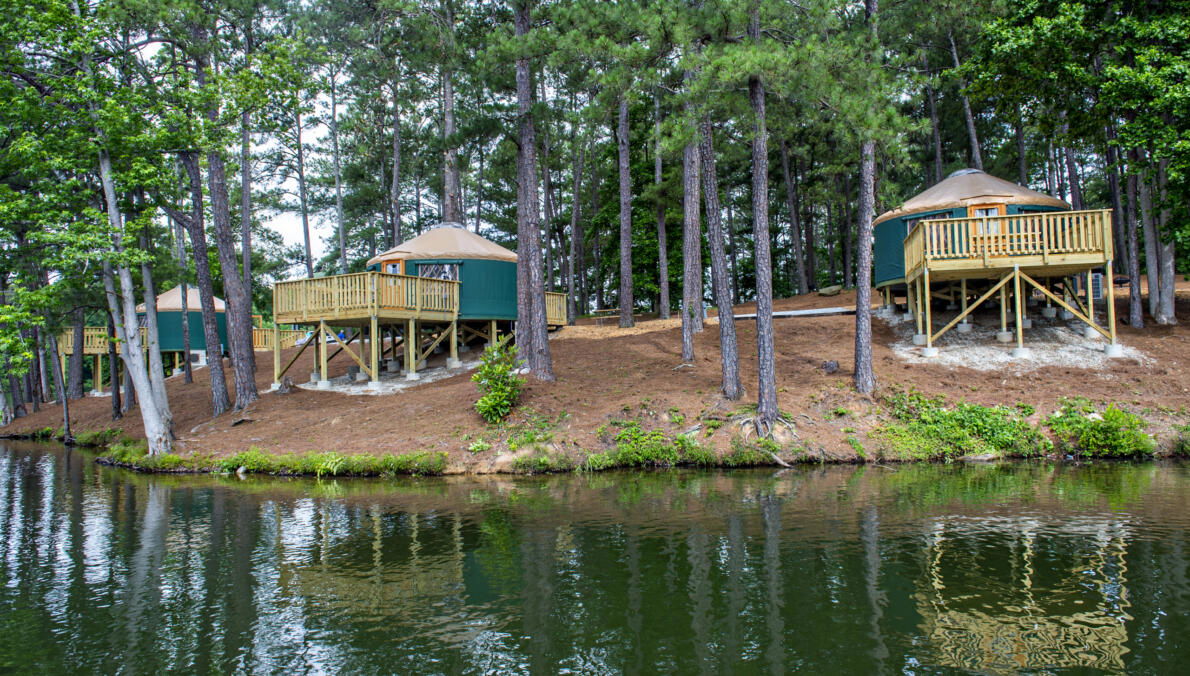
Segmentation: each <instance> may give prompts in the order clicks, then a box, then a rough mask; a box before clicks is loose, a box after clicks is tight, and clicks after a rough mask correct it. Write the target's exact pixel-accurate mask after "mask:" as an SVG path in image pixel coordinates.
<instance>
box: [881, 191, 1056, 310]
mask: <svg viewBox="0 0 1190 676" xmlns="http://www.w3.org/2000/svg"><path fill="white" fill-rule="evenodd" d="M1069 209H1070V205H1069V204H1067V203H1066V202H1063V201H1062V200H1060V199H1056V198H1054V197H1050V196H1049V195H1046V194H1045V193H1040V192H1037V191H1036V190H1030V189H1028V188H1026V187H1024V186H1020V185H1017V184H1015V183H1012V182H1011V181H1005V180H1004V179H1002V178H996V177H995V176H992V175H991V174H988V173H985V172H983V171H980V170H979V169H960V170H958V171H956V172H954V173H952V174H951V175H950V176H947V177H946V179H945V180H943V181H941V182H939V183H937V184H935V185H934V186H933V187H931V188H929V189H928V190H926V191H925V192H923V193H921V194H919V195H917V196H916V197H913V198H912V199H910V200H908V201H906V202H905V204H904V205H902V206H901V207H900V208H899V209H893V210H892V211H889V212H886V213H884V214H881V215H880V217H879V218H877V219H876V221H875V223H874V225H873V232H872V237H873V240H874V241H873V245H874V254H875V255H874V263H875V269H874V271H873V281H874V282H875V285H876V288H881V287H885V286H889V285H893V284H903V283H904V282H905V237H907V236H908V235H909V232H910V231H911V230H913V226H915V225H917V223H918V221H921V220H923V219H933V218H968V217H977V216H1010V215H1013V214H1026V213H1037V212H1039V211H1067V210H1069Z"/></svg>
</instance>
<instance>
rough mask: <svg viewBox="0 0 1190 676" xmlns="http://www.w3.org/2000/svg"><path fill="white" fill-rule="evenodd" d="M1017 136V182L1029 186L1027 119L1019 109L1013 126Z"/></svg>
mask: <svg viewBox="0 0 1190 676" xmlns="http://www.w3.org/2000/svg"><path fill="white" fill-rule="evenodd" d="M1013 133H1014V134H1015V136H1016V182H1017V183H1018V184H1020V185H1023V186H1025V187H1026V188H1027V187H1029V159H1028V156H1027V155H1026V154H1025V120H1024V117H1023V116H1022V115H1021V113H1020V112H1019V111H1018V112H1017V116H1016V124H1015V125H1014V126H1013Z"/></svg>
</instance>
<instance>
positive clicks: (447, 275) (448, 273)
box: [417, 263, 459, 282]
mask: <svg viewBox="0 0 1190 676" xmlns="http://www.w3.org/2000/svg"><path fill="white" fill-rule="evenodd" d="M417 274H418V276H419V277H429V278H431V279H449V280H450V281H452V282H457V281H459V264H458V263H430V264H426V265H419V266H417Z"/></svg>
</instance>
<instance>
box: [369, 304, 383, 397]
mask: <svg viewBox="0 0 1190 676" xmlns="http://www.w3.org/2000/svg"><path fill="white" fill-rule="evenodd" d="M380 341H381V337H380V320H379V319H377V317H376V315H372V324H371V326H369V327H368V342H369V343H370V345H369V347H370V348H371V349H370V352H371V355H370V356H371V360H370V361H369V362H368V363H369V364H370V365H371V369H372V373H371V376H372V382H371V383H370V384H372V385H379V384H380Z"/></svg>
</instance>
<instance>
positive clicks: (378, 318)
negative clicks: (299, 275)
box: [273, 272, 566, 387]
mask: <svg viewBox="0 0 1190 676" xmlns="http://www.w3.org/2000/svg"><path fill="white" fill-rule="evenodd" d="M460 291H461V284H460V283H459V282H456V281H452V280H441V279H433V278H430V277H415V276H410V275H395V274H389V273H384V272H359V273H353V274H347V275H332V276H328V277H316V278H313V279H299V280H293V281H288V282H278V283H277V285H276V286H274V287H273V319H274V321H276V322H277V323H279V324H306V325H312V326H316V327H317V329H316V330H315V331H314V336H313V337H314V339H313V340H310V341H302V342H301V350H299V351H298V352H297V354H294V355H293V356H292V357H291V358H290V359H289V362H288V363H287V364H284V365H282V363H281V352H280V350H279V349H274V350H273V380H274V383H279V382H280V381H281V378H282V377H283V376H284V375H285V373H286V372H288V371H289V369H290V368H291V367H292V366H293V364H294V363H295V362H296V360H297V358H298V357H299V356H300V355H301V353H302V352H304V351H305V349H306V347H307V346H309V345H314V349H315V353H316V355H315V363H316V364H317V368H318V371H317V373H318V378H319V386H320V387H326V386H329V381H328V371H327V362H328V361H330V360H331V359H333V358H334V357H335V356H337V355H339V354H346V355H347V356H348V357H350V358H351V359H352V361H354V362H355V363H356V364H358V365H359V368H360V373H361V374H362V375H363V376H367V377H369V378H370V379H371V380H372V381H373V382H377V381H379V379H380V371H381V366H382V363H383V364H386V365H387V366H388V368H389V369H390V370H391V369H393V368H395V364H396V363H397V362H398V361H400V362H401V364H402V371H403V372H404V373H405V374H406V376H407V377H408V378H410V379H417V377H418V375H417V371H418V369H419V368H421V367H422V366H421V365H424V362H425V361H426V359H427V358H428V357H429V355H431V354H432V353H433V352H434V351H435V350H436V349H446V350H449V358H448V359H447V365H448V367H451V368H453V367H456V366H458V365H460V364H461V362H460V361H459V359H458V352H459V347H460V344H461V343H463V342H466V340H467V339H468V338H469V337H475V336H479V337H481V338H483V339H484V340H485V341H487V342H488V343H490V344H494V343H497V342H499V341H500V338H499V333H498V331H499V327H498V323H499V322H500V321H505V322H507V321H508V320H507V319H499V318H489V319H482V318H481V319H468V320H460V319H459V295H460ZM545 307H546V323H547V324H549V325H551V326H561V325H563V324H565V323H566V295H565V294H561V293H546V294H545ZM331 327H346V328H352V329H355V330H354V331H352V332H351V333H350V335H343V336H342V338H340V337H339V336H338V335H336V333H335V332H334V331H333V330H332V328H331ZM386 336H387V337H386ZM356 340H358V341H359V342H358V343H357V342H356ZM276 341H277V343H278V344H279V345H280V346H281V347H284V346H285V345H284V342H283V341H282V340H281V337H280V335H279V334H278V337H277V338H276ZM353 345H354V347H353ZM332 349H333V350H335V351H334V352H333V354H332V353H331V350H332ZM356 350H359V352H358V353H357V352H356ZM398 350H400V352H398Z"/></svg>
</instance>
